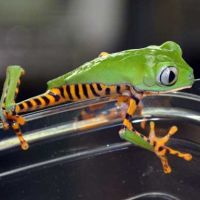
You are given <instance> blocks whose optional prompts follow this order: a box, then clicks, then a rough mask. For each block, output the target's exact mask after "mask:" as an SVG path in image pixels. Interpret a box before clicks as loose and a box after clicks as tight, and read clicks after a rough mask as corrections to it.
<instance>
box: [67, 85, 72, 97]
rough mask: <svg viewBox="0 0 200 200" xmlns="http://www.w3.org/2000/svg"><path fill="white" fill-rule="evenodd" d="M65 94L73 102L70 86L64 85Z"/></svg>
mask: <svg viewBox="0 0 200 200" xmlns="http://www.w3.org/2000/svg"><path fill="white" fill-rule="evenodd" d="M66 92H67V94H68V96H69V99H70V100H73V97H72V94H71V90H70V86H69V85H66Z"/></svg>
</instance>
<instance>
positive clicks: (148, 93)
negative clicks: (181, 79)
mask: <svg viewBox="0 0 200 200" xmlns="http://www.w3.org/2000/svg"><path fill="white" fill-rule="evenodd" d="M191 87H192V85H189V86H184V87H181V88H176V89H171V90H167V91H144V95H145V96H149V95H155V94H156V95H159V94H166V93H172V92H178V91H181V90H184V89H189V88H191Z"/></svg>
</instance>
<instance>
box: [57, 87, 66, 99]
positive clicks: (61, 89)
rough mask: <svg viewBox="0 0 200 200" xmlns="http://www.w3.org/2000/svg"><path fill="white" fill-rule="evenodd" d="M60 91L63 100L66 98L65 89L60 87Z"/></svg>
mask: <svg viewBox="0 0 200 200" xmlns="http://www.w3.org/2000/svg"><path fill="white" fill-rule="evenodd" d="M58 89H59V90H60V94H61V96H62V98H65V94H64V88H63V87H60V88H58Z"/></svg>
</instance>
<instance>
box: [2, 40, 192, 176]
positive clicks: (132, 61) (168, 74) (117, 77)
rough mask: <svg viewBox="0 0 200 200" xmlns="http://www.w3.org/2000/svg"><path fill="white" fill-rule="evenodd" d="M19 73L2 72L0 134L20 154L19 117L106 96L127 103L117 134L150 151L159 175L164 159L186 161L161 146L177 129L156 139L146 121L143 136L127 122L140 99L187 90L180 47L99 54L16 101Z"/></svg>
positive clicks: (15, 69) (14, 69)
mask: <svg viewBox="0 0 200 200" xmlns="http://www.w3.org/2000/svg"><path fill="white" fill-rule="evenodd" d="M24 73H25V71H24V69H23V68H22V67H21V66H19V65H11V66H8V67H7V73H6V79H5V83H4V87H3V92H2V96H1V101H0V119H1V122H2V124H3V128H4V129H5V130H8V129H13V131H14V132H15V134H16V135H17V137H18V139H19V143H20V146H21V148H22V149H23V150H27V149H28V148H29V144H28V142H27V141H26V140H25V138H24V137H23V133H22V131H21V127H22V126H23V125H24V124H25V122H26V120H25V119H24V117H22V115H21V114H23V113H27V112H33V111H35V110H40V109H45V108H47V107H50V106H55V105H59V104H63V103H68V102H78V101H84V100H88V99H95V98H102V97H109V98H112V99H115V100H116V102H117V104H118V105H121V104H122V103H125V104H127V111H126V114H125V116H124V117H123V119H122V128H121V129H120V130H119V135H120V137H121V138H122V139H123V140H126V141H128V142H130V143H132V144H134V145H136V146H139V147H141V148H144V149H146V150H149V151H152V152H154V153H155V154H156V155H157V157H158V158H159V159H160V160H161V164H162V167H163V171H164V173H166V174H169V173H171V171H172V169H171V166H170V165H169V163H168V159H167V154H171V155H175V156H177V157H179V158H183V159H184V160H186V161H190V160H191V159H192V155H191V154H190V153H185V152H180V151H178V150H175V149H173V148H171V147H168V146H167V145H166V143H167V142H168V141H169V139H170V137H171V136H172V135H174V134H175V133H176V132H177V130H178V128H177V127H176V126H172V127H170V129H169V131H168V132H167V134H166V135H165V136H163V137H158V136H156V133H155V122H154V121H151V122H150V132H149V135H148V136H145V135H144V134H142V133H141V132H139V131H137V130H136V129H135V128H134V126H133V124H132V119H133V116H134V114H135V113H136V111H137V109H138V108H140V109H141V107H142V106H141V105H142V103H141V102H142V99H143V98H144V97H146V96H151V95H155V94H156V95H159V94H163V93H169V92H176V91H179V90H182V89H185V88H190V87H192V85H193V83H194V73H193V69H192V67H190V66H189V65H188V64H187V62H186V61H185V60H184V59H183V57H182V49H181V47H180V46H179V45H178V44H177V43H176V42H173V41H167V42H164V43H163V44H161V45H150V46H147V47H145V48H140V49H129V50H124V51H120V52H116V53H107V52H102V53H100V54H99V56H98V57H97V58H95V59H93V60H91V61H89V62H86V63H84V64H83V65H81V66H79V67H77V68H76V69H74V70H72V71H70V72H67V73H66V74H64V75H61V76H59V77H57V78H55V79H53V80H50V81H48V82H47V90H46V91H45V92H44V93H42V94H40V95H37V96H34V97H31V98H28V99H25V100H23V101H20V102H16V97H17V95H18V92H19V86H20V83H21V77H22V75H23V74H24Z"/></svg>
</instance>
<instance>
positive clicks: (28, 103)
mask: <svg viewBox="0 0 200 200" xmlns="http://www.w3.org/2000/svg"><path fill="white" fill-rule="evenodd" d="M25 103H26V104H27V105H28V108H32V107H33V104H32V103H31V102H30V101H25Z"/></svg>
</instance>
